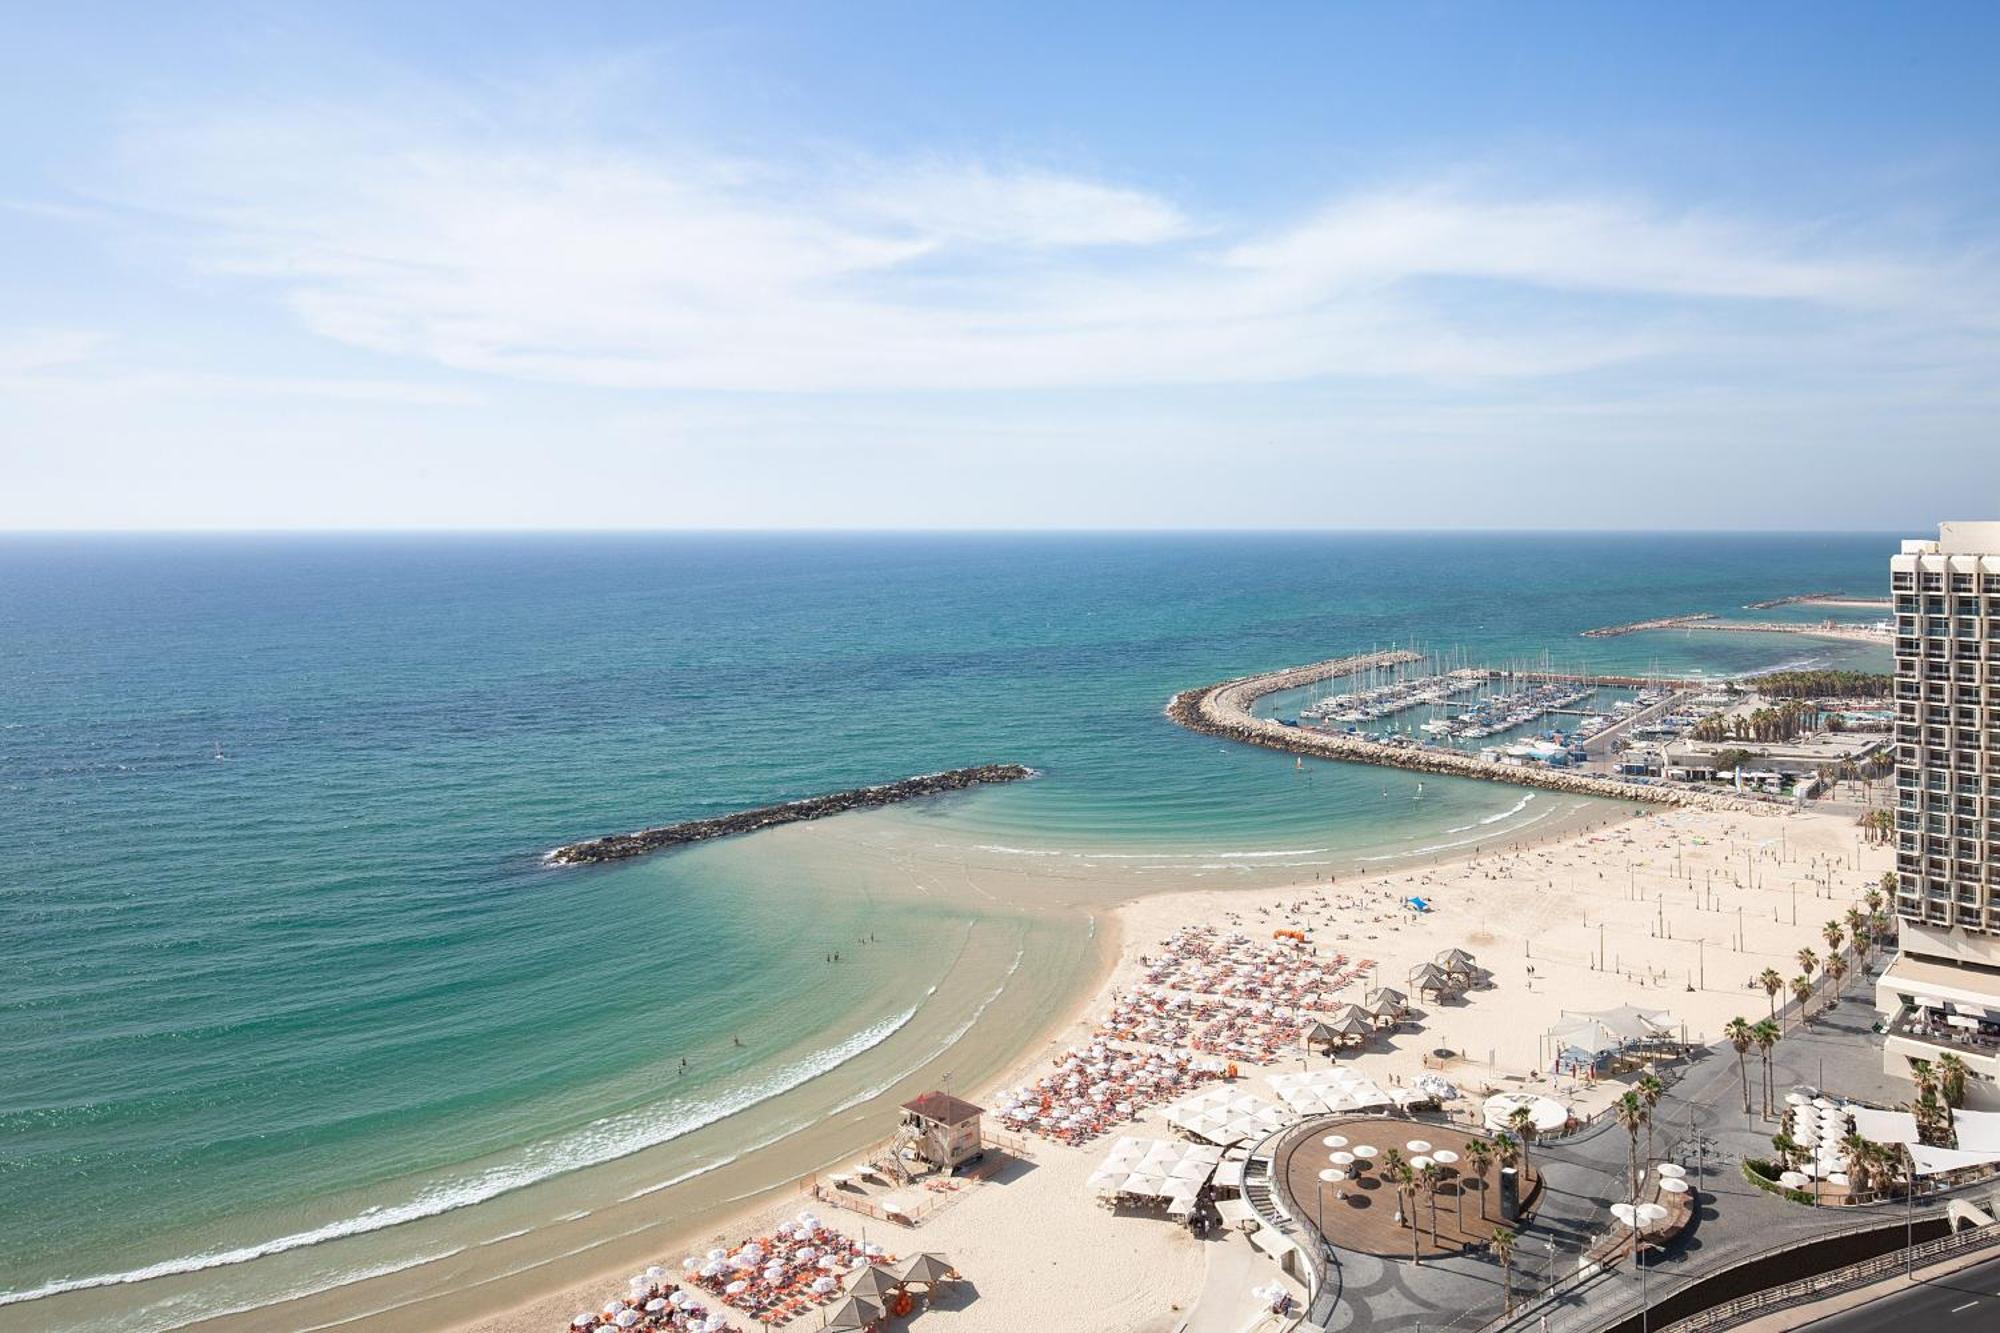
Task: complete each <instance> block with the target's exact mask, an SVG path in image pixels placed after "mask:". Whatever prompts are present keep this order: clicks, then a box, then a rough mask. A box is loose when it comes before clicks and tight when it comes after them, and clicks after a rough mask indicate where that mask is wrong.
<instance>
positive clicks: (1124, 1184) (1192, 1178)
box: [1087, 1135, 1222, 1206]
mask: <svg viewBox="0 0 2000 1333" xmlns="http://www.w3.org/2000/svg"><path fill="white" fill-rule="evenodd" d="M1221 1161H1222V1149H1220V1148H1217V1147H1214V1146H1212V1145H1209V1144H1204V1143H1175V1142H1171V1141H1169V1140H1166V1139H1137V1138H1132V1137H1131V1136H1129V1135H1127V1136H1125V1137H1122V1138H1120V1139H1119V1140H1118V1141H1117V1142H1116V1143H1114V1144H1113V1145H1112V1146H1111V1151H1110V1152H1109V1153H1107V1154H1106V1155H1105V1158H1104V1161H1103V1162H1102V1163H1101V1164H1100V1165H1099V1166H1098V1168H1097V1170H1096V1171H1094V1172H1092V1173H1091V1176H1090V1179H1089V1181H1088V1182H1087V1184H1088V1186H1089V1188H1090V1190H1091V1192H1092V1193H1094V1194H1096V1195H1097V1196H1098V1197H1100V1198H1116V1197H1130V1198H1144V1199H1164V1200H1167V1201H1168V1202H1169V1203H1175V1202H1178V1201H1182V1200H1185V1201H1186V1203H1187V1204H1188V1205H1190V1206H1191V1205H1192V1203H1193V1201H1194V1198H1195V1196H1196V1195H1197V1194H1199V1193H1200V1192H1201V1187H1202V1185H1203V1184H1205V1183H1206V1182H1207V1180H1208V1177H1209V1175H1210V1174H1211V1173H1212V1172H1213V1171H1214V1170H1215V1168H1216V1166H1217V1164H1218V1163H1220V1162H1221Z"/></svg>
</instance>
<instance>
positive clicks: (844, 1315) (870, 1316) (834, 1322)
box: [820, 1296, 883, 1333]
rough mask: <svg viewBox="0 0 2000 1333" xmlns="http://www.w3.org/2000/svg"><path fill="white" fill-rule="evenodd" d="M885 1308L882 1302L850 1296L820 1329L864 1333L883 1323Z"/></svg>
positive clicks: (827, 1318)
mask: <svg viewBox="0 0 2000 1333" xmlns="http://www.w3.org/2000/svg"><path fill="white" fill-rule="evenodd" d="M882 1310H883V1306H882V1303H881V1302H880V1301H871V1300H868V1299H867V1298H866V1297H862V1296H849V1297H848V1298H847V1299H846V1300H844V1301H842V1302H841V1303H840V1304H839V1305H838V1306H836V1307H835V1308H834V1311H833V1313H832V1314H830V1315H828V1316H827V1317H826V1322H825V1323H823V1324H821V1325H820V1327H821V1328H824V1329H828V1330H830V1331H831V1330H847V1331H848V1333H863V1330H866V1329H871V1328H873V1327H875V1325H877V1324H879V1323H881V1322H882Z"/></svg>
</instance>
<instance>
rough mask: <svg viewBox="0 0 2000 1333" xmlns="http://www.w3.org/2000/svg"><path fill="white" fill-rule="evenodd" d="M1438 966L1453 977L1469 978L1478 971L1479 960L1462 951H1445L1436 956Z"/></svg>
mask: <svg viewBox="0 0 2000 1333" xmlns="http://www.w3.org/2000/svg"><path fill="white" fill-rule="evenodd" d="M1437 961H1438V966H1439V967H1441V968H1443V969H1444V970H1445V971H1447V972H1449V973H1451V974H1452V975H1453V976H1455V977H1469V976H1471V975H1472V974H1473V973H1475V972H1477V971H1478V970H1479V960H1478V959H1477V958H1474V957H1473V956H1472V955H1471V954H1469V953H1467V952H1466V951H1465V950H1463V949H1446V950H1445V951H1444V952H1443V953H1441V954H1439V955H1438V956H1437Z"/></svg>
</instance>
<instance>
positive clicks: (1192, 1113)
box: [1166, 1088, 1298, 1147]
mask: <svg viewBox="0 0 2000 1333" xmlns="http://www.w3.org/2000/svg"><path fill="white" fill-rule="evenodd" d="M1297 1119H1298V1113H1297V1112H1295V1111H1290V1110H1286V1109H1283V1108H1281V1107H1277V1106H1273V1105H1272V1104H1271V1103H1270V1102H1267V1101H1264V1100H1263V1099H1262V1098H1259V1097H1253V1096H1251V1095H1250V1094H1249V1093H1247V1092H1238V1091H1236V1090H1234V1089H1231V1088H1211V1089H1209V1090H1208V1091H1206V1092H1198V1093H1195V1094H1194V1095H1193V1096H1191V1097H1183V1098H1182V1099H1181V1100H1179V1101H1177V1102H1175V1103H1174V1104H1173V1105H1172V1106H1169V1107H1168V1108H1167V1110H1166V1120H1167V1123H1168V1124H1169V1125H1172V1126H1173V1127H1174V1128H1175V1129H1178V1130H1180V1131H1181V1132H1182V1133H1183V1134H1188V1135H1192V1136H1193V1137H1195V1138H1199V1139H1206V1140H1207V1141H1208V1142H1210V1143H1214V1144H1219V1145H1221V1146H1223V1147H1228V1146H1229V1145H1231V1144H1236V1143H1241V1142H1243V1141H1244V1140H1246V1139H1261V1138H1263V1137H1265V1136H1266V1135H1268V1134H1273V1133H1276V1132H1277V1131H1278V1130H1281V1129H1283V1128H1285V1127H1286V1126H1287V1125H1290V1124H1292V1123H1293V1122H1294V1121H1296V1120H1297Z"/></svg>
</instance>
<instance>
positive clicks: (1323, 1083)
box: [1271, 1069, 1423, 1118]
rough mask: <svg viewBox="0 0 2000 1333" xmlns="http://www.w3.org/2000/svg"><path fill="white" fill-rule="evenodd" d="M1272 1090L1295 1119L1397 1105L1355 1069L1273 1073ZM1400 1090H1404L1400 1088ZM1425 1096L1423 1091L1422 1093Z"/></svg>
mask: <svg viewBox="0 0 2000 1333" xmlns="http://www.w3.org/2000/svg"><path fill="white" fill-rule="evenodd" d="M1271 1091H1273V1092H1275V1093H1277V1094H1278V1097H1279V1099H1280V1100H1282V1101H1283V1102H1284V1103H1285V1105H1286V1106H1287V1107H1288V1108H1289V1109H1290V1110H1291V1112H1292V1113H1293V1116H1294V1118H1296V1117H1298V1116H1308V1115H1328V1114H1336V1113H1339V1112H1343V1111H1378V1110H1382V1109H1384V1108H1386V1107H1390V1106H1394V1105H1396V1104H1397V1103H1396V1098H1395V1097H1394V1096H1392V1095H1391V1094H1390V1093H1388V1092H1386V1091H1384V1090H1383V1088H1382V1086H1381V1085H1380V1084H1379V1083H1377V1082H1375V1081H1374V1080H1373V1079H1371V1078H1368V1077H1366V1076H1365V1075H1362V1074H1358V1073H1356V1072H1355V1071H1354V1070H1352V1069H1310V1070H1306V1071H1304V1072H1302V1073H1297V1074H1289V1073H1288V1074H1273V1075H1272V1076H1271ZM1399 1091H1400V1089H1399ZM1417 1096H1418V1097H1419V1098H1421V1097H1422V1096H1423V1094H1421V1093H1418V1094H1417Z"/></svg>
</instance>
